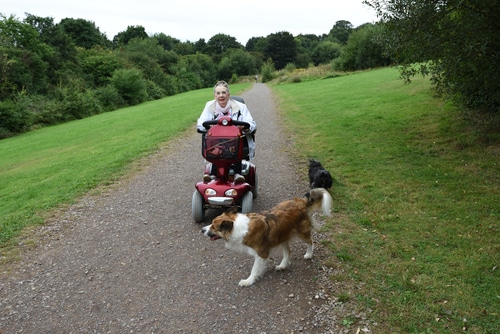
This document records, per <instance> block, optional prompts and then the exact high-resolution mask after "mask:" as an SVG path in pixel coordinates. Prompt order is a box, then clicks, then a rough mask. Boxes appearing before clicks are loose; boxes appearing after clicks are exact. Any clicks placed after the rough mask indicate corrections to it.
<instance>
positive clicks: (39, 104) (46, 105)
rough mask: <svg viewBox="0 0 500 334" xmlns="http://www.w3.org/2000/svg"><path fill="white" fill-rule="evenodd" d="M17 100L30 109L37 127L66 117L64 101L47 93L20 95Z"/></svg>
mask: <svg viewBox="0 0 500 334" xmlns="http://www.w3.org/2000/svg"><path fill="white" fill-rule="evenodd" d="M16 102H17V103H19V104H20V105H22V106H23V107H24V108H26V109H27V110H28V111H29V113H30V114H31V116H32V118H33V127H35V128H36V127H40V126H44V125H54V124H57V123H60V122H61V121H62V120H63V119H64V117H63V116H64V113H63V106H62V103H61V102H60V101H57V100H55V99H50V98H49V97H47V96H45V95H19V96H18V97H17V99H16Z"/></svg>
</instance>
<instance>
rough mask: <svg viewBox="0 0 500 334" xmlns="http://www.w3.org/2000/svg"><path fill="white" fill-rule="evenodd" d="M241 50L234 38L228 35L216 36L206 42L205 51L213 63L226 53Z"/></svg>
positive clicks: (241, 46)
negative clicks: (231, 50)
mask: <svg viewBox="0 0 500 334" xmlns="http://www.w3.org/2000/svg"><path fill="white" fill-rule="evenodd" d="M242 48H243V45H241V44H240V43H238V41H237V40H236V38H234V37H232V36H229V35H224V34H217V35H214V36H212V38H210V39H209V40H208V42H207V45H206V49H205V50H206V52H207V53H208V55H209V56H211V57H212V58H213V60H214V61H215V62H219V61H220V59H221V58H222V55H223V54H224V53H225V52H226V51H228V50H230V49H242Z"/></svg>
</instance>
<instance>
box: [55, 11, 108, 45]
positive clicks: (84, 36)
mask: <svg viewBox="0 0 500 334" xmlns="http://www.w3.org/2000/svg"><path fill="white" fill-rule="evenodd" d="M58 26H60V27H61V28H62V29H63V30H64V32H65V33H66V34H67V35H68V36H69V37H70V38H71V39H72V40H73V41H74V42H75V45H76V46H79V47H82V48H85V49H91V48H92V47H94V46H96V45H99V46H103V47H107V46H109V41H108V39H107V38H106V35H104V34H103V33H101V32H100V31H99V28H98V27H96V25H95V23H94V22H91V21H87V20H84V19H72V18H65V19H62V20H61V22H59V24H58Z"/></svg>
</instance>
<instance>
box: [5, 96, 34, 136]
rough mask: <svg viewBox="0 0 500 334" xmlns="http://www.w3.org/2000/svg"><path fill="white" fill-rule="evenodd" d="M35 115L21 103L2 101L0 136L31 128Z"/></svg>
mask: <svg viewBox="0 0 500 334" xmlns="http://www.w3.org/2000/svg"><path fill="white" fill-rule="evenodd" d="M32 124H33V117H31V114H30V113H29V111H28V110H27V109H26V108H25V107H24V106H23V105H22V104H20V103H15V102H13V101H10V100H6V101H0V138H7V137H10V136H12V135H13V134H16V133H21V132H24V131H27V130H29V128H30V127H31V125H32Z"/></svg>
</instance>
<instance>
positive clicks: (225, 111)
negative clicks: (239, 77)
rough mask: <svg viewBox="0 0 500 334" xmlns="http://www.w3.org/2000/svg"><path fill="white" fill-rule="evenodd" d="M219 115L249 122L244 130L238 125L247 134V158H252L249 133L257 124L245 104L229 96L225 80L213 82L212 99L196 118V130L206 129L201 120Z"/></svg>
mask: <svg viewBox="0 0 500 334" xmlns="http://www.w3.org/2000/svg"><path fill="white" fill-rule="evenodd" d="M221 116H230V117H231V118H232V119H233V120H236V121H241V122H246V123H248V124H250V127H249V128H248V129H247V130H244V129H243V127H242V126H240V128H242V131H244V133H245V134H246V135H247V136H246V138H247V142H248V150H249V158H250V160H253V157H254V152H255V141H254V140H253V137H252V136H251V135H250V134H251V133H253V132H254V131H255V130H256V128H257V124H256V123H255V121H254V119H253V117H252V115H251V114H250V111H249V110H248V108H247V106H246V104H244V103H241V102H238V101H236V100H235V99H232V98H231V94H230V92H229V86H228V84H227V83H226V82H225V81H218V82H217V83H216V84H215V86H214V99H213V100H211V101H208V102H207V103H206V104H205V108H204V109H203V111H202V112H201V115H200V117H199V118H198V122H197V128H198V131H201V132H205V131H206V129H205V127H204V126H203V122H206V121H212V120H216V119H219V117H221ZM237 169H241V165H240V166H237ZM208 177H210V176H208ZM242 180H244V178H243V176H241V175H239V174H236V175H235V181H238V182H240V181H242Z"/></svg>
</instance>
